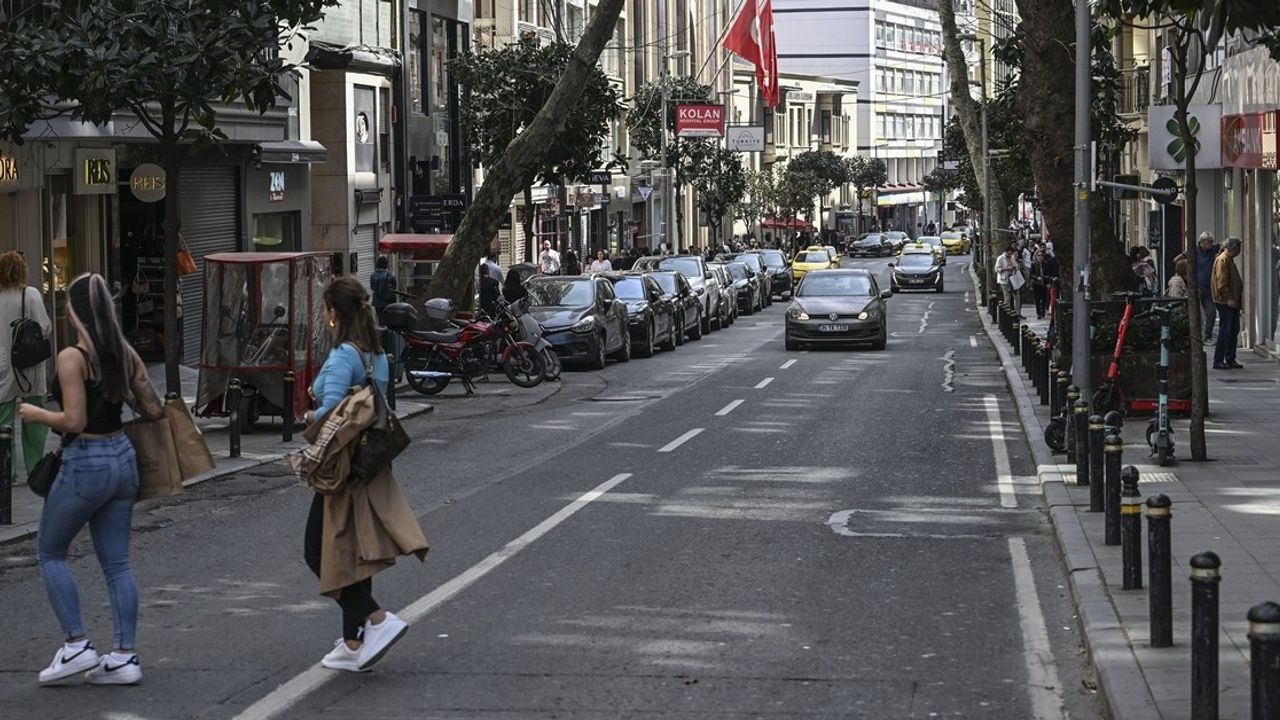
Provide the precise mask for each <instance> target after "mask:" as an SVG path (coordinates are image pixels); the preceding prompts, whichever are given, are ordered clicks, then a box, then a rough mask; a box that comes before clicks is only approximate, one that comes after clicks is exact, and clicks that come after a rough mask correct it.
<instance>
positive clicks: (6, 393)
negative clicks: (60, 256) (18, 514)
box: [0, 250, 52, 483]
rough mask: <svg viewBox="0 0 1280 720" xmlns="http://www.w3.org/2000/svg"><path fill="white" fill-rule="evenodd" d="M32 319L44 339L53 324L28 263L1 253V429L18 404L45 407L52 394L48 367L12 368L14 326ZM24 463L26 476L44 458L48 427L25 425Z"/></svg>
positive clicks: (11, 473)
mask: <svg viewBox="0 0 1280 720" xmlns="http://www.w3.org/2000/svg"><path fill="white" fill-rule="evenodd" d="M24 317H25V318H29V319H31V320H33V321H35V322H36V323H38V324H39V325H40V329H41V330H43V331H44V335H45V337H48V336H49V330H50V329H51V328H52V324H51V323H50V322H49V313H48V311H47V310H45V307H44V298H42V297H40V291H39V290H37V289H36V288H33V287H29V286H28V285H27V261H26V259H24V258H23V257H22V253H20V252H17V251H16V250H10V251H9V252H7V253H0V425H8V426H10V427H12V426H13V420H14V412H15V411H16V410H17V409H18V401H19V400H21V401H22V402H25V403H28V404H30V405H37V406H41V407H43V406H44V396H45V394H47V393H48V392H49V381H48V379H46V377H45V365H46V364H47V363H44V362H41V363H39V364H36V365H32V366H31V367H27V368H15V367H13V332H12V328H13V324H14V323H15V322H17V321H18V320H19V319H21V318H24ZM21 433H22V460H23V463H25V464H26V467H27V474H28V475H30V474H31V469H32V468H34V467H35V465H36V463H37V462H39V461H40V458H41V457H44V443H45V440H46V439H47V438H48V437H49V427H48V426H47V425H40V424H38V423H26V422H24V423H22V431H21ZM16 456H17V453H12V454H11V455H10V458H9V460H10V463H9V467H7V468H5V469H4V471H5V472H6V473H8V478H9V479H8V482H10V483H12V482H13V478H14V475H15V470H14V466H15V465H16V464H17V459H16Z"/></svg>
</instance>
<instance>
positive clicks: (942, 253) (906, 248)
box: [898, 237, 947, 265]
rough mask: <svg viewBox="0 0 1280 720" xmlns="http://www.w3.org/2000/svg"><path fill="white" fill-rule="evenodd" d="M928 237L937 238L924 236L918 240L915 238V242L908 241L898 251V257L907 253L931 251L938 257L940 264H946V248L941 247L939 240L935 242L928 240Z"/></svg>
mask: <svg viewBox="0 0 1280 720" xmlns="http://www.w3.org/2000/svg"><path fill="white" fill-rule="evenodd" d="M930 239H932V240H937V239H938V238H936V237H934V238H927V237H924V238H920V239H919V240H916V241H915V242H909V243H907V244H906V245H903V246H902V251H901V252H899V253H898V258H899V259H901V258H902V256H903V255H908V254H910V253H926V252H927V253H933V256H934V257H935V258H937V259H938V263H939V264H940V265H946V264H947V250H946V248H944V247H942V243H941V242H939V243H936V244H935V243H932V242H929V240H930Z"/></svg>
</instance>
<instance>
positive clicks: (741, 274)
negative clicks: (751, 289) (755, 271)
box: [729, 262, 747, 280]
mask: <svg viewBox="0 0 1280 720" xmlns="http://www.w3.org/2000/svg"><path fill="white" fill-rule="evenodd" d="M729 274H730V275H731V276H733V279H734V280H746V279H747V268H746V266H745V265H743V264H742V263H738V262H735V263H729Z"/></svg>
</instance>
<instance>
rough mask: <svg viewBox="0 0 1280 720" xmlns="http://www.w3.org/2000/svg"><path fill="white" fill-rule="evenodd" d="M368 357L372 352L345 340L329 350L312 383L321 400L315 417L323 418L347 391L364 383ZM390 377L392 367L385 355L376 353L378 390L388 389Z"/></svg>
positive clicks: (374, 370)
mask: <svg viewBox="0 0 1280 720" xmlns="http://www.w3.org/2000/svg"><path fill="white" fill-rule="evenodd" d="M369 357H370V354H369V353H362V352H360V351H359V350H357V349H356V346H355V345H352V344H350V343H343V344H341V345H339V346H338V347H336V348H334V349H333V350H330V351H329V357H328V358H326V359H325V361H324V365H322V366H321V367H320V372H319V374H317V375H316V379H315V381H314V382H312V383H311V394H312V395H315V398H316V403H318V405H317V407H316V410H315V417H317V418H322V417H324V416H325V415H327V414H328V412H329V411H330V410H332V409H333V408H334V406H336V405H337V404H338V403H339V402H341V401H342V398H343V397H345V396H346V394H347V391H348V390H350V389H351V388H353V387H358V386H361V385H364V383H365V365H366V363H367V362H368V361H369ZM390 379H391V368H390V366H389V365H388V364H387V356H386V354H385V353H378V354H376V355H374V356H373V381H374V382H375V383H377V384H378V389H379V390H381V391H382V393H383V394H384V395H385V394H386V392H387V381H388V380H390Z"/></svg>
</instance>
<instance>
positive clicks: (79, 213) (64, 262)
mask: <svg viewBox="0 0 1280 720" xmlns="http://www.w3.org/2000/svg"><path fill="white" fill-rule="evenodd" d="M44 198H45V203H44V211H45V228H46V232H45V242H46V243H47V247H48V248H49V254H48V255H47V256H46V257H45V258H44V286H45V290H46V291H48V290H50V289H52V290H64V289H66V287H67V285H68V283H70V282H71V280H72V279H74V278H75V277H76V276H77V275H79V274H81V273H84V272H89V271H91V270H93V271H101V269H102V267H103V263H102V244H101V238H102V237H103V231H104V228H103V220H104V219H103V216H102V201H101V198H100V197H99V196H97V195H74V194H72V182H71V176H70V175H50V176H49V178H48V186H47V189H46V190H45V193H44Z"/></svg>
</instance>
